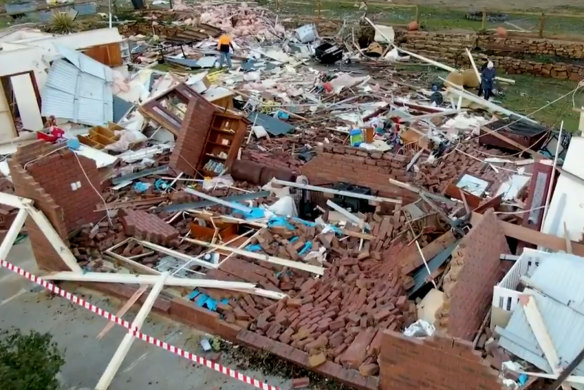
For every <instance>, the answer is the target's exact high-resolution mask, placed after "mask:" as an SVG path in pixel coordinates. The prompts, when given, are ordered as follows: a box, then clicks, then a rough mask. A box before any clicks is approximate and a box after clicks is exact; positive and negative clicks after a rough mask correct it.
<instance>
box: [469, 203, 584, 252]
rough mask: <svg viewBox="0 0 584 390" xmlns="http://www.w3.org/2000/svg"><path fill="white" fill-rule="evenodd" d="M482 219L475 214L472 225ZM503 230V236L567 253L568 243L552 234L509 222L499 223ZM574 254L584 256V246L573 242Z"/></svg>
mask: <svg viewBox="0 0 584 390" xmlns="http://www.w3.org/2000/svg"><path fill="white" fill-rule="evenodd" d="M480 218H482V215H480V214H478V213H473V215H472V223H473V225H474V224H476V223H478V221H479V220H480ZM499 225H500V226H501V230H502V231H503V234H505V235H506V236H507V237H511V238H515V239H517V240H520V241H525V242H527V243H529V244H533V245H537V246H541V247H543V248H547V249H550V250H553V251H566V250H567V248H566V241H565V240H564V239H563V238H560V237H557V236H553V235H551V234H546V233H542V232H538V231H537V230H532V229H529V228H526V227H523V226H519V225H514V224H512V223H509V222H505V221H499ZM571 244H572V252H573V253H574V254H575V255H577V256H584V244H580V243H579V242H575V241H572V242H571Z"/></svg>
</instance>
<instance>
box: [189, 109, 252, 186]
mask: <svg viewBox="0 0 584 390" xmlns="http://www.w3.org/2000/svg"><path fill="white" fill-rule="evenodd" d="M246 128H247V119H246V118H245V117H243V116H240V115H235V114H231V113H229V112H216V113H214V114H213V119H212V120H211V126H210V128H209V131H208V133H207V137H206V139H205V144H204V146H203V153H201V159H200V161H199V164H198V170H199V171H201V172H202V173H203V174H204V175H206V176H217V175H219V174H220V173H222V172H224V171H229V170H230V169H231V166H232V165H233V162H234V161H235V159H236V158H237V153H238V151H239V148H240V147H241V143H242V142H243V138H244V137H245V131H246Z"/></svg>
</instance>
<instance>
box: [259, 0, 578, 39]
mask: <svg viewBox="0 0 584 390" xmlns="http://www.w3.org/2000/svg"><path fill="white" fill-rule="evenodd" d="M265 5H266V6H267V7H269V8H271V9H272V10H274V11H275V12H277V13H278V14H279V15H281V16H286V17H298V18H303V17H305V18H306V17H308V18H315V19H317V20H318V19H323V20H341V21H342V20H345V21H347V22H350V21H355V20H358V19H359V18H360V17H362V16H363V15H364V14H365V13H367V16H368V17H369V18H370V19H372V20H374V21H375V22H376V23H379V24H390V25H393V26H406V25H408V24H409V23H410V22H414V21H415V22H417V23H418V25H420V26H421V27H423V28H424V29H425V30H427V31H441V30H453V29H456V30H468V31H475V32H485V31H494V30H496V29H497V28H499V27H502V28H504V29H506V30H507V31H511V32H517V33H524V34H526V35H532V36H534V37H540V38H544V37H545V38H572V39H574V38H580V39H582V36H583V35H584V14H579V13H573V14H568V13H564V14H561V13H545V12H523V11H507V10H494V9H485V10H477V11H467V10H461V9H449V8H438V7H426V6H418V5H405V4H393V3H389V2H381V1H365V2H364V1H363V0H353V1H352V0H304V1H303V0H268V1H266V2H265Z"/></svg>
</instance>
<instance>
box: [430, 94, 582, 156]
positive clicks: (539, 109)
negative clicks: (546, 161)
mask: <svg viewBox="0 0 584 390" xmlns="http://www.w3.org/2000/svg"><path fill="white" fill-rule="evenodd" d="M582 87H584V83H582V82H581V83H579V84H578V86H577V87H576V88H574V89H573V90H571V91H570V92H568V93H566V94H564V95H562V96H560V97H559V98H557V99H555V100H553V101H551V102H549V103H546V104H545V105H543V106H541V107H540V108H538V109H537V110H535V111H532V112H530V113H529V114H527V115H524V117H530V116H532V115H534V114H537V113H538V112H540V111H542V110H544V109H546V108H547V107H549V106H551V105H553V104H556V103H557V102H559V101H560V100H562V99H565V98H567V97H568V96H570V95H572V106H573V107H576V101H575V96H576V92H578V90H579V89H581V88H582ZM524 117H521V118H518V119H516V120H514V121H511V122H510V123H507V124H505V125H503V126H501V127H499V128H497V129H493V130H490V131H487V132H485V133H484V134H478V135H474V136H471V137H469V138H467V139H465V140H462V141H460V142H459V143H458V144H457V147H456V148H454V149H453V150H451V151H450V152H448V153H445V154H443V155H442V156H440V157H439V158H438V159H437V160H439V159H442V158H445V157H447V156H449V155H450V154H451V153H454V152H455V151H456V150H457V148H458V145H460V144H462V143H465V142H468V141H471V140H473V139H478V138H480V137H484V136H486V135H489V134H492V133H496V132H499V131H500V130H503V129H505V128H506V127H508V126H511V125H513V124H515V123H518V122H521V121H523V120H524ZM522 153H523V152H522Z"/></svg>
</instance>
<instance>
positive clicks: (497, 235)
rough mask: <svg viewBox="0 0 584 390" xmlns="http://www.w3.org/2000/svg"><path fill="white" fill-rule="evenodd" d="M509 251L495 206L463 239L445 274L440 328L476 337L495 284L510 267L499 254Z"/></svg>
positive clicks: (439, 318) (455, 335) (439, 320)
mask: <svg viewBox="0 0 584 390" xmlns="http://www.w3.org/2000/svg"><path fill="white" fill-rule="evenodd" d="M504 253H510V250H509V247H508V245H507V240H506V238H505V236H504V235H503V233H502V231H501V228H500V227H499V222H498V220H497V218H496V216H495V214H494V212H493V210H492V209H490V210H488V211H487V212H486V213H485V214H484V216H483V217H482V219H481V220H480V222H479V223H478V224H477V225H476V226H474V227H473V228H472V229H471V231H470V232H469V233H468V234H467V235H466V236H465V237H464V238H463V240H462V241H461V242H460V244H459V245H458V247H457V248H456V249H455V250H454V252H453V254H452V261H451V263H450V270H449V271H448V273H447V274H446V275H445V276H444V284H443V289H444V293H445V300H444V303H443V305H442V307H441V308H440V310H439V311H438V312H437V313H436V318H437V320H438V321H437V323H436V325H437V327H438V328H442V329H444V330H446V332H447V333H448V335H449V336H452V337H457V338H460V339H463V340H473V339H474V337H475V334H476V332H477V331H478V330H479V328H480V326H481V324H482V322H483V320H484V318H485V316H486V314H487V312H488V311H489V310H490V307H491V299H492V295H493V286H494V285H495V284H496V283H497V282H498V281H499V280H501V278H502V277H503V276H504V275H505V273H506V272H507V271H508V270H509V265H508V264H507V263H508V262H501V260H500V259H499V256H500V255H501V254H504Z"/></svg>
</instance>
